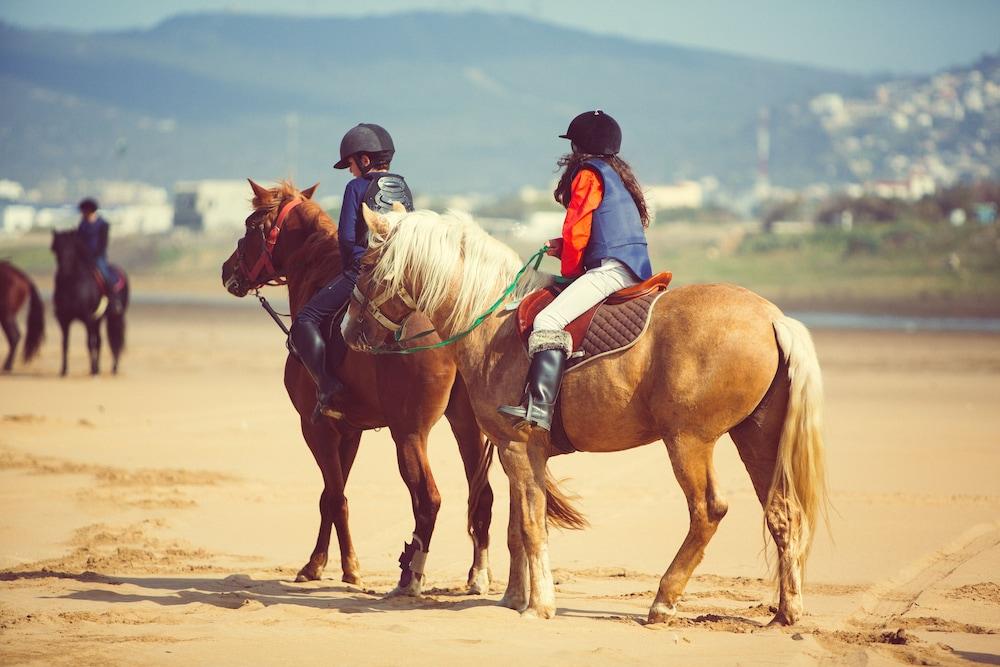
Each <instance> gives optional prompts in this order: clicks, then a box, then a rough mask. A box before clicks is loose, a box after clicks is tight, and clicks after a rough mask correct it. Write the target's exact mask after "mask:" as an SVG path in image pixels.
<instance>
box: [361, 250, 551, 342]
mask: <svg viewBox="0 0 1000 667" xmlns="http://www.w3.org/2000/svg"><path fill="white" fill-rule="evenodd" d="M547 249H548V245H543V246H542V247H541V248H540V249H539V250H538V252H536V253H535V254H534V255H532V256H531V257H530V258H529V259H528V261H527V262H525V263H524V266H522V267H521V269H520V270H519V271H518V272H517V275H515V276H514V280H513V282H511V284H510V285H508V286H507V289H505V290H504V291H503V294H501V295H500V298H499V299H497V300H496V301H495V302H494V303H493V305H492V306H490V307H489V308H488V309H487V310H486V312H484V313H483V314H482V315H480V316H479V317H477V318H476V319H475V320H474V321H473V322H472V324H471V325H470V326H469V327H468V328H466V329H465V330H463V331H460V332H459V333H457V334H455V335H454V336H450V337H448V338H446V339H444V340H442V341H440V342H438V343H434V344H432V345H417V346H414V347H406V348H404V347H402V345H403V344H404V343H408V342H410V341H412V340H416V339H418V338H423V337H424V336H429V335H430V334H432V333H434V331H435V330H434V329H428V330H427V331H421V332H420V333H418V334H417V335H415V336H409V337H407V338H400V336H401V335H402V333H403V326H404V325H405V324H406V319H405V318H404V319H403V321H401V322H399V323H398V324H396V323H395V322H392V320H390V319H389V318H387V317H385V315H384V314H383V313H382V311H381V310H379V309H378V306H381V305H382V304H383V303H385V302H386V301H388V300H389V298H392V297H389V298H386V299H382V300H381V301H379V302H378V303H377V304H372V307H371V308H369V307H368V306H369V302H370V301H371V300H370V299H368V297H364V302H362V303H361V306H362V307H363V308H364V309H365V310H366V311H368V312H371V311H372V310H374V311H377V312H378V314H379V315H380V316H381V319H380V318H376V319H377V321H378V323H379V324H381V325H382V326H383V327H385V328H386V329H388V330H389V331H394V333H393V337H394V339H395V340H394V342H393V345H394V347H390V346H387V345H382V346H379V347H374V348H372V349H371V350H369V352H370V353H371V354H414V353H416V352H423V351H424V350H435V349H437V348H439V347H445V346H446V345H451V344H452V343H454V342H456V341H459V340H461V339H462V338H465V337H466V336H468V335H469V334H470V333H472V331H473V330H474V329H476V328H477V327H478V326H479V325H480V324H482V323H483V322H485V321H486V318H488V317H489V316H490V315H492V314H493V313H494V312H496V309H497V308H499V307H500V304H502V303H503V302H504V301H506V300H507V297H509V296H510V295H511V294H513V293H514V290H515V289H517V285H518V283H520V282H521V277H522V276H523V275H524V272H525V271H527V270H528V267H529V266H531V268H532V269H533V270H535V271H537V270H538V267H539V266H540V265H541V263H542V257H544V256H545V251H546V250H547ZM532 264H534V266H532ZM358 294H360V290H359V289H358V288H357V286H355V288H354V292H353V293H352V294H351V297H352V298H355V299H357V295H358ZM362 296H363V295H362ZM399 296H400V298H402V299H403V302H404V303H406V304H407V305H408V306H410V304H413V305H412V306H410V307H411V308H415V307H416V304H415V303H414V302H413V297H411V296H410V295H409V293H408V292H406V290H405V289H403V288H402V287H400V290H399ZM411 314H412V313H411ZM407 317H409V315H408V316H407ZM383 319H384V320H386V321H388V322H390V323H392V325H393V326H391V327H390V326H386V324H385V323H384V322H383Z"/></svg>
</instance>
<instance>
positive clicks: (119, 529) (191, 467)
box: [0, 300, 1000, 665]
mask: <svg viewBox="0 0 1000 667" xmlns="http://www.w3.org/2000/svg"><path fill="white" fill-rule="evenodd" d="M234 302H235V300H234ZM129 325H130V329H129V333H128V335H129V343H128V344H129V348H128V350H127V352H126V355H125V357H124V359H123V362H122V371H121V373H120V375H119V376H117V377H111V376H110V375H108V374H107V372H106V369H107V368H108V367H109V364H108V363H107V353H106V352H105V358H104V359H105V364H104V366H105V374H104V375H101V376H100V377H97V378H91V377H89V376H88V375H86V361H85V354H84V340H83V331H82V329H80V328H78V329H76V330H75V331H74V337H73V341H72V356H71V360H70V377H68V378H66V379H59V378H58V377H57V376H56V371H57V369H58V358H57V357H58V334H57V332H56V331H55V328H54V323H53V322H52V320H51V318H50V319H49V326H50V332H49V336H48V340H47V342H46V345H45V347H44V349H43V353H42V358H41V359H40V361H38V362H37V363H35V364H34V365H32V366H30V367H28V368H23V367H20V366H18V367H17V368H16V370H15V373H14V374H13V375H11V376H8V377H0V663H2V664H5V665H9V664H74V665H77V664H102V665H106V664H111V665H114V664H129V665H132V664H145V665H161V664H162V665H167V664H170V665H176V664H217V665H229V664H232V665H245V664H275V663H282V664H376V665H397V664H406V665H441V664H470V663H475V664H478V665H494V664H495V665H509V664H512V663H514V664H518V663H521V664H532V665H533V664H545V665H606V664H666V663H670V664H685V665H687V664H708V665H731V664H737V663H739V664H765V663H766V664H815V663H824V664H842V663H852V664H866V663H872V664H894V663H907V664H912V663H920V662H925V663H927V664H957V663H960V662H965V661H967V660H972V661H978V662H986V663H992V664H997V663H1000V634H998V633H1000V482H998V480H1000V410H998V409H997V403H998V398H1000V336H990V335H978V334H941V333H935V334H920V333H910V334H907V333H878V332H842V331H816V332H814V334H815V338H816V344H817V348H818V350H819V354H820V359H821V363H822V365H823V369H824V372H825V382H826V390H827V402H826V415H827V422H826V423H827V427H826V435H827V454H828V459H829V478H830V486H831V490H832V501H833V508H834V511H833V513H832V515H831V525H830V533H829V534H826V533H823V534H821V535H820V536H819V537H818V539H817V542H816V545H815V548H814V551H813V556H812V559H811V561H810V563H809V567H808V571H807V579H806V585H805V605H806V612H807V613H806V616H805V618H804V619H803V620H802V622H801V623H800V624H799V625H797V626H795V627H793V628H765V627H764V626H763V624H765V623H766V622H767V621H768V620H769V619H770V616H771V613H772V612H771V611H770V610H769V607H770V606H771V605H772V604H773V603H774V600H775V592H774V591H775V589H774V586H773V585H772V583H771V580H770V579H769V563H768V562H767V559H766V554H767V552H766V551H765V550H764V543H763V539H762V525H761V510H760V506H759V504H758V503H757V501H756V498H755V497H754V495H753V493H752V490H751V487H750V481H749V479H748V477H747V475H746V472H745V471H744V470H743V468H742V465H741V464H740V462H739V459H738V457H737V456H736V453H735V450H734V448H733V446H732V444H731V443H730V442H729V440H728V439H723V440H722V441H720V443H719V446H718V447H717V450H716V463H717V466H718V469H719V478H720V480H721V482H722V486H723V489H724V491H725V494H726V497H727V499H728V501H729V503H730V511H729V514H728V516H727V517H726V519H725V520H724V521H723V523H722V525H721V527H720V529H719V532H718V534H717V535H716V537H715V539H714V540H713V541H712V543H711V544H710V545H709V549H708V553H707V555H706V557H705V560H704V561H703V563H702V564H701V565H700V566H699V568H698V569H697V570H696V572H695V577H694V578H693V579H692V581H691V584H690V585H689V587H688V592H687V594H686V597H685V599H684V600H683V601H682V603H681V604H680V607H679V610H680V611H679V615H678V617H677V619H676V620H675V622H673V623H672V624H671V625H657V626H647V625H645V623H644V620H645V617H646V612H647V610H648V608H649V605H650V604H651V602H652V598H653V594H654V591H655V589H656V587H657V583H658V579H659V577H660V576H661V574H662V572H663V570H664V569H665V568H666V566H667V564H668V563H669V561H670V559H671V558H672V557H673V555H674V552H675V551H676V549H677V547H678V546H679V544H680V542H681V540H682V539H683V536H684V533H685V531H686V527H687V514H686V508H685V504H684V499H683V495H682V494H681V491H680V489H679V488H678V486H677V484H676V482H675V481H674V479H673V476H672V474H671V472H670V468H669V463H668V461H667V456H666V453H665V451H664V449H663V448H662V446H659V445H652V446H649V447H644V448H641V449H638V450H633V451H631V452H627V453H621V454H613V455H611V454H606V455H587V454H575V455H573V456H568V457H560V458H559V459H556V460H554V461H553V462H552V468H553V470H554V472H555V474H556V475H557V476H558V477H560V478H568V481H567V482H566V488H568V489H569V490H571V491H573V492H575V493H577V494H579V495H580V497H581V506H582V508H583V510H584V511H585V512H586V513H587V515H588V517H589V519H590V521H591V524H592V527H591V528H590V529H589V530H587V531H584V532H560V531H554V532H553V534H552V536H551V556H552V563H553V567H554V568H555V577H556V581H557V603H558V614H557V616H556V618H554V619H552V620H550V621H539V620H530V619H522V618H521V617H520V616H519V615H518V614H516V613H515V612H513V611H511V610H508V609H503V608H500V607H497V606H495V602H496V601H497V600H498V599H499V597H500V594H501V593H502V590H503V584H504V580H505V578H506V574H507V554H506V544H505V542H506V539H505V528H506V523H507V487H506V479H505V477H504V475H503V472H502V470H501V469H500V466H499V465H496V464H495V465H494V467H493V470H492V474H491V481H492V484H493V488H494V490H495V492H496V496H497V498H496V501H495V504H494V528H493V532H492V535H493V540H494V543H493V546H492V547H491V551H490V555H491V559H492V568H493V573H494V577H495V581H494V584H493V589H492V590H491V592H490V593H489V594H488V595H483V596H469V595H466V594H465V593H464V590H463V583H464V580H465V574H466V570H467V568H468V566H469V563H470V562H471V555H472V549H471V544H470V541H469V539H468V537H467V536H466V534H465V531H464V527H465V520H464V510H465V501H466V484H465V479H464V476H463V474H462V470H461V464H460V461H459V457H458V453H457V449H456V447H455V445H454V441H453V440H452V438H451V435H450V432H449V430H448V428H447V426H446V425H445V424H443V423H442V424H440V425H438V427H436V428H435V430H434V432H433V434H432V443H431V460H432V465H433V468H434V472H435V476H436V478H437V482H438V485H439V487H440V489H441V493H442V496H443V505H442V510H441V513H440V515H439V519H438V524H437V530H436V533H435V537H434V543H433V545H432V548H431V555H430V558H429V560H428V578H429V581H428V584H427V589H428V591H427V594H426V595H425V596H424V597H423V598H421V599H411V598H386V597H385V593H387V592H388V591H389V590H390V589H391V588H392V586H393V584H394V583H395V580H396V575H397V573H398V570H397V566H396V558H397V556H398V554H399V551H400V549H401V547H402V544H403V542H404V541H405V540H408V539H409V535H410V532H411V530H412V516H411V512H410V506H409V497H408V494H407V493H406V490H405V488H404V486H403V484H402V482H401V481H400V479H399V476H398V472H397V469H396V461H395V453H394V448H393V444H392V441H391V440H390V438H389V434H388V432H387V431H385V430H383V431H379V432H370V433H367V434H366V435H365V436H364V438H363V440H362V446H361V451H360V453H359V455H358V460H357V463H356V465H355V468H354V471H353V473H352V476H351V479H350V482H349V484H348V496H349V500H350V504H351V505H350V506H351V525H352V527H353V534H354V539H355V543H356V547H357V550H358V555H359V557H360V559H361V566H362V569H363V576H364V581H363V583H362V584H361V585H359V586H354V585H348V584H345V583H342V582H341V581H340V571H339V567H338V565H337V564H338V562H339V559H338V558H337V556H336V546H335V544H336V543H335V542H334V547H333V551H332V554H331V566H330V567H329V568H328V569H327V571H326V573H325V577H324V579H323V580H321V581H317V582H309V583H295V582H294V579H295V573H296V572H297V570H298V569H299V568H300V567H301V566H302V565H303V564H304V563H305V561H306V559H307V558H308V555H309V553H310V551H311V549H312V546H313V542H314V540H315V531H316V527H317V525H318V511H317V501H318V498H319V493H320V490H321V479H320V476H319V472H318V470H317V468H316V467H315V465H314V463H313V461H312V458H311V456H310V454H309V452H308V450H307V449H306V447H305V445H304V443H303V442H302V440H301V437H300V436H299V434H298V431H297V417H296V415H295V413H294V411H293V410H292V408H291V405H290V404H289V402H288V400H287V398H286V396H285V394H284V389H283V387H282V384H281V368H282V365H283V362H284V353H283V341H282V340H281V337H280V335H279V333H278V330H277V329H276V328H275V327H274V326H273V324H271V322H270V321H269V320H267V318H266V317H265V316H264V315H263V314H262V313H261V312H259V310H257V309H255V308H254V307H253V304H249V303H248V304H245V307H231V308H222V307H208V306H206V307H195V306H187V307H179V306H177V307H165V306H160V307H154V306H138V307H136V308H135V309H134V311H133V312H132V313H131V317H130V321H129Z"/></svg>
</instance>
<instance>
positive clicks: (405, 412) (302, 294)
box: [222, 181, 493, 595]
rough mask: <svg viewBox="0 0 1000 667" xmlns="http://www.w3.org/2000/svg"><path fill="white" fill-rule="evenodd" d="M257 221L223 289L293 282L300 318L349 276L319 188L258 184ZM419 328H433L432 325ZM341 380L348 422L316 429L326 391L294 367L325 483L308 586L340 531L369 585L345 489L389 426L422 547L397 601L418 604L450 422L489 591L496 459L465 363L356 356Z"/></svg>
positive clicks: (349, 574)
mask: <svg viewBox="0 0 1000 667" xmlns="http://www.w3.org/2000/svg"><path fill="white" fill-rule="evenodd" d="M250 185H251V186H252V188H253V192H254V200H253V205H254V208H255V210H254V212H253V213H252V214H251V215H250V216H249V217H248V218H247V222H246V227H247V231H246V234H245V235H244V237H243V238H242V239H241V240H240V241H239V244H238V246H237V249H236V251H235V252H234V253H233V254H232V256H231V257H229V259H227V260H226V262H225V263H224V264H223V265H222V282H223V285H224V286H225V287H226V289H228V290H229V292H230V293H232V294H234V295H235V296H239V297H242V296H245V295H246V294H247V293H248V292H249V291H250V290H255V289H257V288H259V287H261V286H262V285H264V284H267V283H271V284H274V283H275V282H282V281H284V280H287V284H288V297H289V303H290V306H291V312H292V314H293V315H294V314H295V313H296V312H298V310H299V309H300V308H301V307H302V306H303V305H304V304H305V303H306V301H308V300H309V298H310V297H312V295H313V294H315V293H316V291H317V290H319V289H320V288H321V287H322V286H323V285H324V284H326V283H327V282H329V281H330V280H331V279H332V278H334V277H335V276H337V275H338V274H339V273H340V271H341V259H340V251H339V247H338V245H337V230H336V227H335V226H334V224H333V223H332V222H331V220H330V218H329V216H327V214H326V213H325V212H324V211H323V210H322V209H321V208H320V207H319V206H318V205H317V204H316V203H314V202H313V201H311V199H310V198H311V196H312V194H313V192H314V190H315V188H316V186H313V187H311V188H308V189H307V190H304V191H302V192H299V191H298V190H296V189H295V188H294V187H293V186H292V185H290V184H287V183H283V184H281V185H280V186H279V187H276V188H274V189H270V190H268V189H266V188H263V187H261V186H259V185H257V184H256V183H254V182H253V181H250ZM418 326H424V328H429V326H430V325H429V323H428V322H426V321H424V322H423V323H422V324H418ZM338 375H339V377H340V379H341V381H342V382H344V384H345V385H346V386H347V388H348V391H349V392H350V396H351V400H350V401H349V406H347V407H345V408H344V409H345V413H344V414H343V415H342V417H341V418H337V419H332V418H325V417H324V418H321V419H318V420H315V421H314V420H313V418H312V415H313V408H314V406H315V404H316V386H315V384H314V383H313V381H312V379H311V378H310V376H309V374H308V372H307V371H306V369H305V367H304V366H303V365H302V364H301V363H300V362H299V361H298V359H297V358H296V357H295V356H294V355H292V354H289V355H288V359H287V361H286V362H285V388H286V390H287V391H288V396H289V398H291V400H292V404H293V405H294V406H295V409H296V411H298V413H299V417H300V425H301V429H302V436H303V437H304V438H305V441H306V444H307V445H308V446H309V449H310V451H311V452H312V454H313V457H314V458H315V459H316V463H317V464H318V465H319V468H320V471H321V472H322V474H323V484H324V486H323V493H322V495H321V496H320V501H319V507H320V528H319V536H318V537H317V539H316V547H315V549H314V550H313V553H312V555H311V556H310V558H309V562H308V563H306V565H305V566H304V567H303V568H302V570H301V571H300V572H299V575H298V580H299V581H306V580H314V579H319V578H320V576H321V574H322V572H323V568H324V567H325V566H326V563H327V550H328V549H329V545H330V527H331V522H332V523H333V525H335V526H336V527H337V538H338V540H339V543H340V558H341V567H342V569H343V580H344V581H347V582H350V583H358V582H359V581H360V570H359V566H358V559H357V555H356V554H355V552H354V545H353V543H352V541H351V535H350V531H349V528H348V521H347V499H346V497H345V495H344V485H345V484H346V483H347V477H348V475H349V474H350V471H351V465H352V464H353V463H354V457H355V455H356V454H357V451H358V445H359V442H360V438H361V433H362V432H363V431H365V430H367V429H371V428H378V427H382V426H388V427H389V430H390V431H391V433H392V437H393V440H394V441H395V443H396V454H397V460H398V463H399V472H400V474H401V475H402V477H403V480H404V481H405V483H406V486H407V488H408V489H409V491H410V498H411V500H412V504H413V515H414V521H415V524H416V525H415V528H414V531H413V542H412V543H411V544H410V545H405V548H404V551H403V554H402V555H401V556H400V568H401V569H402V573H401V575H400V579H399V585H398V586H397V587H396V590H395V591H394V592H395V593H402V594H410V595H418V594H419V593H420V591H421V587H422V585H423V583H424V576H423V562H424V559H426V556H427V551H428V548H429V547H430V542H431V534H432V533H433V531H434V523H435V521H436V517H437V513H438V508H439V507H440V505H441V497H440V495H439V493H438V489H437V486H436V485H435V483H434V476H433V474H432V473H431V468H430V464H429V462H428V460H427V435H428V432H429V431H430V428H431V426H433V425H434V424H435V423H436V422H437V421H438V419H440V418H441V416H442V414H443V415H445V416H446V417H447V418H448V421H449V422H450V424H451V428H452V432H453V433H454V434H455V439H456V440H457V441H458V448H459V452H460V453H461V456H462V461H463V463H464V464H465V473H466V476H467V478H468V482H469V511H468V529H469V533H470V535H471V536H472V540H473V562H472V567H471V568H470V570H469V577H468V584H469V588H470V590H471V591H472V592H475V593H485V592H487V591H488V589H489V578H490V573H489V562H488V546H489V528H490V521H491V517H492V507H493V490H492V489H491V488H490V485H489V481H488V477H487V472H488V469H489V464H490V461H491V460H492V450H491V449H490V450H488V449H487V448H486V445H485V443H484V442H483V438H482V435H481V433H480V431H479V427H478V425H477V424H476V419H475V415H474V414H473V413H472V408H471V406H470V404H469V399H468V394H467V391H466V388H465V385H464V383H463V382H462V378H461V377H459V376H458V375H457V374H456V367H455V362H454V361H453V360H452V359H451V357H450V355H448V354H446V353H438V354H426V355H413V356H403V357H380V358H378V359H375V358H373V357H371V356H369V355H365V354H359V353H357V352H353V351H349V352H348V354H347V356H346V358H345V360H344V362H343V364H342V365H341V367H340V369H339V370H338Z"/></svg>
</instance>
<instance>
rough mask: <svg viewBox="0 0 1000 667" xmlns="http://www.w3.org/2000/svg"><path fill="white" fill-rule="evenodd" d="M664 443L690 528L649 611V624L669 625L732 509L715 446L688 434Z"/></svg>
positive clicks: (671, 438)
mask: <svg viewBox="0 0 1000 667" xmlns="http://www.w3.org/2000/svg"><path fill="white" fill-rule="evenodd" d="M664 442H665V443H666V445H667V452H668V453H669V454H670V463H671V465H672V466H673V469H674V475H675V476H676V477H677V482H678V483H679V484H680V486H681V489H682V490H683V491H684V496H685V497H686V498H687V504H688V515H689V517H690V525H689V527H688V533H687V536H686V537H685V538H684V542H683V543H682V544H681V548H680V549H679V550H678V551H677V555H676V556H674V560H673V561H672V562H671V563H670V567H669V568H668V569H667V571H666V573H665V574H664V575H663V577H662V578H661V579H660V588H659V590H658V591H657V593H656V599H655V600H653V606H652V607H651V608H650V610H649V619H648V622H649V623H663V622H666V621H668V620H670V618H672V617H673V616H674V614H676V613H677V601H678V600H679V599H680V597H681V595H682V594H683V592H684V588H685V586H687V582H688V580H689V579H690V578H691V573H692V572H693V571H694V568H695V567H697V565H698V563H700V562H701V559H702V558H703V557H704V555H705V547H706V546H707V545H708V542H709V540H711V539H712V536H713V535H715V531H716V529H717V528H718V527H719V522H720V521H722V517H724V516H725V515H726V510H728V509H729V506H728V505H727V504H726V501H724V500H723V499H722V498H721V495H720V491H719V488H718V483H717V481H716V477H715V468H714V466H713V463H712V452H713V450H714V449H715V442H714V441H708V442H706V441H704V440H701V439H698V438H695V437H693V436H690V435H684V434H682V435H677V436H672V437H669V438H664Z"/></svg>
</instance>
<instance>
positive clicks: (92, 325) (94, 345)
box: [87, 321, 101, 375]
mask: <svg viewBox="0 0 1000 667" xmlns="http://www.w3.org/2000/svg"><path fill="white" fill-rule="evenodd" d="M100 324H101V323H100V322H92V321H88V322H87V350H88V351H89V352H90V374H91V375H97V374H98V373H100V372H101V371H100V363H101V328H100Z"/></svg>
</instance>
